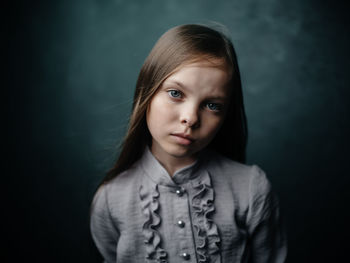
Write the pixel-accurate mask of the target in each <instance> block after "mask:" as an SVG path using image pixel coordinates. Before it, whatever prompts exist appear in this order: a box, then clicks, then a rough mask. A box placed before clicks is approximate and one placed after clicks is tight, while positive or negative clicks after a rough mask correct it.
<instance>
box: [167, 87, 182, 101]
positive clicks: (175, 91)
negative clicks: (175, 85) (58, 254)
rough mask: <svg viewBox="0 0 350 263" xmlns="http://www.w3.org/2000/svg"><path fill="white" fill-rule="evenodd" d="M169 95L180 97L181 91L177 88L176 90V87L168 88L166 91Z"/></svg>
mask: <svg viewBox="0 0 350 263" xmlns="http://www.w3.org/2000/svg"><path fill="white" fill-rule="evenodd" d="M167 92H168V94H169V96H170V97H172V98H175V99H177V98H181V97H182V92H181V91H179V90H176V89H172V90H168V91H167Z"/></svg>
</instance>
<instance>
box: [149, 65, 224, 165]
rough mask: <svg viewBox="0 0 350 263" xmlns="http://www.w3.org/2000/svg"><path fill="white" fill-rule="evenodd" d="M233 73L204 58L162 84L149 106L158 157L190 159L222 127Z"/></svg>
mask: <svg viewBox="0 0 350 263" xmlns="http://www.w3.org/2000/svg"><path fill="white" fill-rule="evenodd" d="M229 78H230V75H229V73H228V72H227V70H225V68H224V67H214V66H213V64H210V63H209V62H206V61H202V62H196V63H192V64H188V65H185V66H183V67H181V68H180V69H179V70H178V71H176V72H175V73H173V74H172V75H170V76H169V77H168V78H167V79H166V80H165V81H164V82H163V84H162V85H161V86H160V87H159V89H158V90H157V92H156V94H155V95H154V96H153V98H152V100H151V102H150V105H149V106H148V109H147V114H146V120H147V126H148V129H149V131H150V133H151V135H152V147H151V151H152V153H153V154H154V155H155V157H156V158H157V159H158V160H169V158H176V159H177V160H179V158H181V160H183V161H184V162H191V161H192V160H194V159H195V154H196V153H198V152H199V151H200V150H202V149H203V148H204V147H205V146H207V145H208V144H209V143H210V141H211V140H212V139H213V138H214V136H215V134H216V133H217V131H218V130H219V128H220V127H221V125H222V123H223V121H224V118H225V113H226V109H227V107H228V103H229V97H230V90H229V88H228V85H227V84H228V81H229Z"/></svg>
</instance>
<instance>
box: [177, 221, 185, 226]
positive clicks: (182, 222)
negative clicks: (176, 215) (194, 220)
mask: <svg viewBox="0 0 350 263" xmlns="http://www.w3.org/2000/svg"><path fill="white" fill-rule="evenodd" d="M177 225H178V226H179V227H181V228H183V227H184V226H185V222H184V221H182V220H179V221H177Z"/></svg>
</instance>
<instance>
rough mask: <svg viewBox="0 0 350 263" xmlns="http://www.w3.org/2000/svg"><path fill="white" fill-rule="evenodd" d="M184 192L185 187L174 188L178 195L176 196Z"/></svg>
mask: <svg viewBox="0 0 350 263" xmlns="http://www.w3.org/2000/svg"><path fill="white" fill-rule="evenodd" d="M184 192H185V189H183V188H178V189H176V191H175V193H176V194H177V195H178V196H182V195H183V194H184Z"/></svg>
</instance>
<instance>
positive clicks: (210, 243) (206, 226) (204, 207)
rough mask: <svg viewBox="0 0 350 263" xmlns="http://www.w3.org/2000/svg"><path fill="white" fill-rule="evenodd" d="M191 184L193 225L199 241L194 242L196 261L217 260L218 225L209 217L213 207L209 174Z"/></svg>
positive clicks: (212, 193) (218, 258)
mask: <svg viewBox="0 0 350 263" xmlns="http://www.w3.org/2000/svg"><path fill="white" fill-rule="evenodd" d="M192 186H193V188H194V189H195V191H196V193H195V194H194V196H193V198H192V207H193V211H194V214H195V220H193V226H194V228H195V231H196V233H195V234H196V236H197V238H198V241H199V242H197V244H196V251H197V254H198V262H219V261H220V248H219V243H220V236H219V232H218V227H217V226H216V224H215V223H214V222H213V220H212V219H211V214H212V213H213V212H214V211H215V207H214V189H213V188H212V186H211V180H210V176H209V174H206V176H205V177H204V178H202V182H192Z"/></svg>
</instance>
